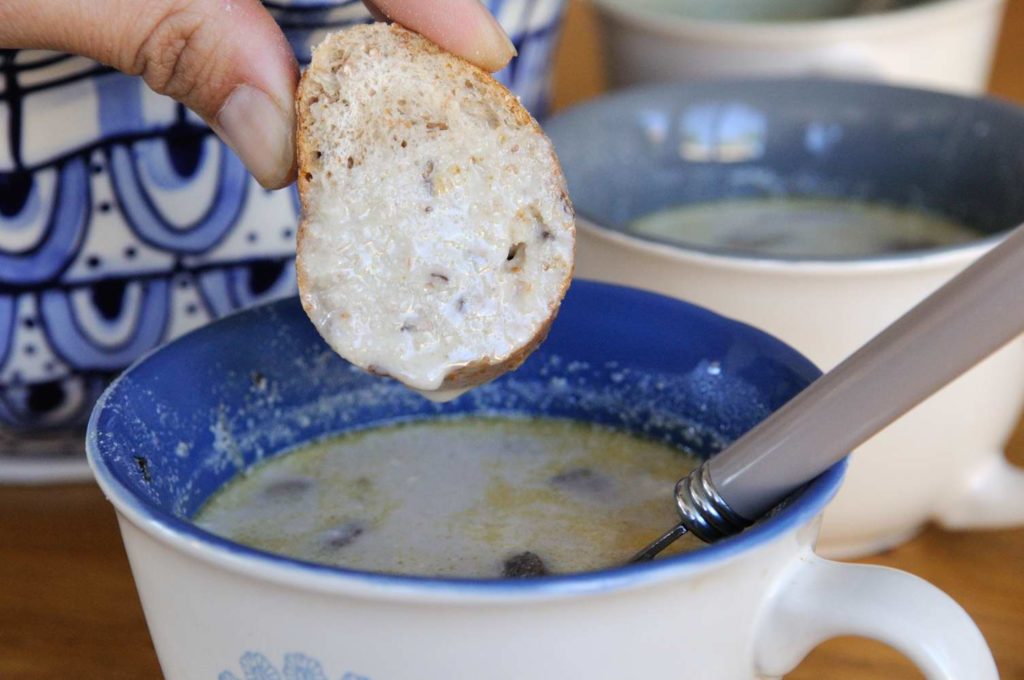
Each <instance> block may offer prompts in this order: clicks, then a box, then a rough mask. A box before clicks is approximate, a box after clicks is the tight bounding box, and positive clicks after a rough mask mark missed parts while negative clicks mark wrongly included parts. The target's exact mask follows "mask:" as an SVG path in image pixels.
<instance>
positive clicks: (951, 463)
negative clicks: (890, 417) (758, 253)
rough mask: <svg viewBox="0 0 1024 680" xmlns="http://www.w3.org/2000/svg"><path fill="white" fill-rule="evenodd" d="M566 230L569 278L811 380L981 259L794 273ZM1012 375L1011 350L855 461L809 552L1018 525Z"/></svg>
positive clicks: (854, 550)
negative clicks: (622, 291)
mask: <svg viewBox="0 0 1024 680" xmlns="http://www.w3.org/2000/svg"><path fill="white" fill-rule="evenodd" d="M577 227H578V230H577V232H578V237H577V239H578V240H577V243H578V246H577V247H578V253H577V273H578V275H579V276H582V277H586V278H591V279H599V280H603V281H610V282H614V283H620V284H625V285H629V286H635V287H638V288H644V289H647V290H653V291H656V292H660V293H664V294H667V295H672V296H675V297H679V298H683V299H686V300H687V301H690V302H695V303H697V304H700V305H703V306H706V307H709V308H710V309H713V310H715V311H717V312H719V313H720V314H724V315H726V316H731V317H733V318H736V319H740V320H742V321H746V322H747V323H750V324H753V325H754V326H757V327H759V328H762V329H764V330H766V331H768V332H769V333H772V334H773V335H775V336H776V337H778V338H780V339H782V340H783V341H785V342H787V343H789V344H791V345H793V346H794V347H796V348H798V349H799V350H800V351H801V352H803V353H804V354H806V355H807V356H808V357H809V358H810V359H811V360H812V361H814V362H815V363H817V364H818V365H819V367H821V368H822V369H823V370H828V369H829V368H831V367H833V366H835V365H836V364H837V363H838V362H839V361H840V360H842V359H844V358H845V357H846V356H847V355H848V354H849V353H850V352H852V351H853V350H854V349H856V348H857V347H859V346H860V345H862V344H863V343H865V342H867V341H868V340H869V339H870V338H871V337H873V336H874V335H875V334H876V333H877V332H878V331H880V330H881V329H882V328H884V327H885V326H887V325H889V324H890V323H891V322H893V321H895V320H896V319H897V318H898V317H899V316H900V315H901V314H902V313H903V312H905V311H906V310H907V309H909V308H910V307H912V306H913V305H915V304H916V303H917V302H919V301H920V300H922V299H923V298H924V297H926V296H927V295H928V294H929V293H930V292H931V291H933V290H934V289H935V288H938V287H939V286H940V285H942V284H943V283H945V282H946V281H947V280H948V279H950V278H952V277H953V275H955V274H956V273H957V272H959V271H960V270H961V269H963V268H964V267H966V266H967V265H968V264H970V263H971V262H972V261H973V260H974V259H976V258H977V257H978V256H980V255H981V253H983V252H984V251H985V250H986V249H987V248H989V247H991V243H990V242H989V243H985V244H982V243H979V244H976V245H972V246H969V247H964V248H958V249H952V250H948V251H944V252H937V253H933V254H922V255H915V256H906V257H898V258H891V259H876V260H872V261H863V260H862V261H845V262H844V261H834V262H793V261H778V260H768V259H755V258H744V257H729V256H727V255H718V254H709V253H700V252H695V251H688V250H684V249H682V248H674V247H672V246H667V245H663V244H658V243H651V242H648V241H644V240H642V239H638V238H634V237H631V236H628V235H625V234H622V233H620V232H616V231H612V230H609V229H604V228H602V227H599V226H596V225H594V224H593V223H591V222H588V221H587V220H585V219H579V220H577ZM1021 376H1024V340H1017V341H1015V342H1014V343H1012V344H1010V345H1008V346H1007V347H1005V348H1004V349H1002V350H1000V351H999V352H997V353H996V354H994V355H993V356H991V357H990V358H989V359H987V360H986V361H984V362H983V363H982V364H980V365H979V366H977V367H976V368H974V369H973V370H971V371H969V372H968V373H966V374H965V375H963V376H961V377H960V378H959V379H957V380H956V381H955V382H953V383H951V384H950V385H949V386H947V387H946V388H945V389H943V390H942V391H941V392H939V393H938V394H936V395H935V396H934V397H932V398H930V399H928V400H927V401H925V402H924V403H923V404H921V405H920V406H918V407H917V408H916V409H914V410H913V411H911V412H910V413H908V414H907V415H906V416H904V417H903V418H901V419H900V420H899V421H897V422H896V423H894V424H893V425H891V426H890V427H889V428H887V429H886V430H885V431H883V432H882V433H880V434H878V435H877V436H875V437H874V438H872V439H871V440H870V441H869V442H868V443H866V444H864V445H863V446H862V447H860V448H859V449H857V451H856V452H855V453H854V455H853V456H852V457H851V460H850V467H849V472H848V473H847V478H846V482H845V483H844V485H843V487H842V489H840V491H839V495H838V496H837V497H836V499H835V500H834V501H833V502H832V504H831V505H830V506H829V508H828V510H827V512H826V513H825V520H824V525H823V527H822V536H821V542H820V544H819V549H820V550H821V552H823V553H824V554H827V555H830V556H843V557H847V556H854V555H863V554H868V553H872V552H877V551H879V550H882V549H885V548H888V547H891V546H893V545H896V544H898V543H901V542H902V541H904V540H906V539H907V538H909V537H910V536H912V535H914V534H915V533H917V532H918V531H920V530H921V529H922V528H923V526H924V525H925V524H926V523H927V522H929V521H933V520H934V521H936V522H938V523H939V524H941V525H944V526H947V527H950V528H980V527H1003V526H1012V525H1019V524H1021V523H1024V470H1021V469H1019V468H1015V467H1012V466H1010V465H1009V464H1008V463H1007V462H1006V459H1005V457H1004V455H1003V446H1004V444H1005V442H1006V440H1007V438H1008V437H1009V436H1010V434H1011V433H1012V431H1013V428H1014V426H1015V424H1016V423H1017V419H1018V417H1019V415H1020V413H1021V408H1022V406H1024V390H1022V387H1021ZM850 417H851V418H856V417H857V414H856V413H851V414H850Z"/></svg>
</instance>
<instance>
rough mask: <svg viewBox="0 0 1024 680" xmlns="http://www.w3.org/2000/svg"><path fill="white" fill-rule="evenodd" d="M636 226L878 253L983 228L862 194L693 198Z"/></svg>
mask: <svg viewBox="0 0 1024 680" xmlns="http://www.w3.org/2000/svg"><path fill="white" fill-rule="evenodd" d="M630 231H631V232H632V233H635V234H637V235H639V236H648V237H654V238H657V239H660V240H664V241H669V242H671V243H677V244H679V245H684V246H696V247H702V248H713V249H720V250H730V251H735V252H741V253H747V254H753V255H769V256H772V255H774V256H783V257H810V258H813V257H871V256H875V255H884V254H886V253H898V252H905V251H908V250H926V249H929V248H936V247H941V246H951V245H955V244H958V243H966V242H968V241H974V240H977V239H978V238H980V237H981V236H982V235H981V234H980V233H979V232H977V231H975V230H973V229H971V228H969V227H967V226H965V225H963V224H960V223H959V222H955V221H953V220H950V219H948V218H945V217H942V216H939V215H934V214H931V213H926V212H921V211H916V210H911V209H907V208H897V207H894V206H889V205H883V204H880V203H867V202H861V201H848V200H832V199H804V198H799V199H798V198H772V199H749V200H747V199H744V200H727V201H715V202H711V203H694V204H691V205H683V206H679V207H675V208H670V209H668V210H662V211H658V212H655V213H652V214H650V215H646V216H644V217H641V218H639V219H637V220H635V221H633V222H632V224H631V225H630Z"/></svg>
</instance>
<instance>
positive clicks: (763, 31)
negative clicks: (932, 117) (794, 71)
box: [594, 0, 1006, 48]
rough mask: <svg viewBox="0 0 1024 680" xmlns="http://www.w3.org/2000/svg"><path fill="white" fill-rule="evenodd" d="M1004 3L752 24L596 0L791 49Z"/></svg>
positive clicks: (617, 9)
mask: <svg viewBox="0 0 1024 680" xmlns="http://www.w3.org/2000/svg"><path fill="white" fill-rule="evenodd" d="M1005 4H1006V0H925V1H924V2H921V3H918V4H913V5H909V6H906V7H897V8H895V9H889V10H884V11H880V12H872V13H868V14H856V15H844V16H831V17H817V18H812V19H803V20H797V19H788V20H781V21H772V20H764V21H751V20H743V19H703V18H697V17H688V16H685V15H681V14H672V13H669V12H664V11H659V10H656V9H651V8H645V7H640V6H637V3H632V2H629V0H594V5H595V6H596V7H597V8H598V10H599V11H600V12H603V13H605V14H607V15H609V16H612V17H615V18H616V19H618V20H619V21H620V22H622V23H627V24H632V25H634V26H636V27H639V28H642V29H646V30H648V31H650V32H653V33H658V34H662V35H669V36H677V37H678V36H687V37H693V38H698V39H700V40H701V41H707V40H715V39H717V40H737V39H742V40H743V41H744V42H749V43H751V44H783V45H784V46H786V47H788V48H792V47H793V46H792V44H791V43H788V42H787V41H790V40H792V39H793V37H794V36H793V33H799V34H800V37H801V38H805V39H813V40H816V41H822V40H832V39H835V38H837V37H840V36H846V35H848V34H849V35H854V34H855V35H857V36H859V37H867V36H869V35H875V36H877V35H884V34H887V33H905V32H906V31H908V30H915V31H917V30H920V29H921V28H922V26H921V23H926V22H932V23H938V22H943V23H948V22H953V21H956V20H959V19H960V18H961V17H962V16H964V15H967V14H970V13H973V12H978V11H982V10H986V11H988V10H989V9H990V8H991V9H997V10H998V11H1000V12H1001V11H1002V8H1003V7H1004V6H1005ZM1000 16H1002V15H1001V14H1000ZM837 34H838V35H837Z"/></svg>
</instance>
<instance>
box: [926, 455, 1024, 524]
mask: <svg viewBox="0 0 1024 680" xmlns="http://www.w3.org/2000/svg"><path fill="white" fill-rule="evenodd" d="M935 519H936V521H938V523H939V524H941V525H942V526H943V527H946V528H947V529H970V528H973V529H980V528H987V529H999V528H1007V527H1012V526H1021V525H1024V468H1020V467H1017V466H1016V465H1013V464H1012V463H1010V461H1008V460H1006V458H1005V457H1004V456H1003V453H1002V452H1001V451H1000V452H999V453H998V454H997V455H995V456H992V457H991V458H990V459H989V460H988V462H987V463H986V464H985V465H984V466H982V467H981V468H980V469H979V471H978V473H977V474H975V475H974V476H973V477H972V478H971V479H970V481H969V483H968V485H967V486H966V487H965V488H964V489H963V490H962V491H961V492H960V493H956V492H955V491H954V492H953V493H951V494H950V495H949V496H947V497H946V499H945V500H944V502H943V504H942V507H940V508H939V509H938V510H937V511H936V513H935Z"/></svg>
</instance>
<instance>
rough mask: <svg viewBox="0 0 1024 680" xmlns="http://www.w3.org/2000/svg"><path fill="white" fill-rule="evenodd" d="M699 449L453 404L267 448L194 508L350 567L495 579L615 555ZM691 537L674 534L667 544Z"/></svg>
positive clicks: (670, 518)
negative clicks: (269, 455) (441, 416)
mask: <svg viewBox="0 0 1024 680" xmlns="http://www.w3.org/2000/svg"><path fill="white" fill-rule="evenodd" d="M698 464H699V460H698V459H697V458H696V457H695V456H692V455H690V454H688V453H686V452H683V451H680V450H678V449H676V448H673V447H671V446H669V445H667V444H664V443H661V442H656V441H651V440H645V439H640V438H638V437H635V436H633V435H630V434H626V433H623V432H618V431H614V430H611V429H609V428H606V427H603V426H600V425H595V424H590V423H580V422H574V421H569V420H556V419H521V420H520V419H511V418H481V417H467V418H462V419H455V420H432V421H423V422H417V423H411V424H403V425H397V426H390V427H384V428H379V429H373V430H367V431H363V432H359V433H355V434H347V435H343V436H339V437H336V438H332V439H327V440H324V441H322V442H318V443H315V444H312V445H308V446H305V447H302V448H299V449H296V450H294V451H292V452H289V453H286V454H284V455H280V456H277V457H275V458H273V459H271V460H268V461H266V462H264V463H262V464H260V465H258V466H256V467H254V468H253V469H250V470H248V471H246V472H245V473H244V474H243V475H241V476H239V477H238V478H236V479H235V480H233V481H231V482H229V483H228V484H227V485H226V486H225V487H224V488H223V489H222V490H221V491H220V492H218V493H217V494H215V495H214V496H213V497H212V498H211V499H210V500H209V501H208V502H207V503H206V505H205V506H204V507H203V508H201V509H200V511H199V513H198V514H197V515H196V517H195V521H196V523H197V524H198V525H199V526H201V527H203V528H205V529H207V530H209V531H211V532H213V533H215V534H219V535H221V536H224V537H226V538H229V539H231V540H234V541H237V542H239V543H243V544H246V545H250V546H252V547H256V548H260V549H263V550H267V551H270V552H275V553H280V554H283V555H288V556H291V557H296V558H299V559H303V560H307V561H312V562H320V563H324V564H331V565H336V566H341V567H348V568H352V569H358V570H363V571H373V572H385V573H401V574H410V575H422V576H455V577H474V578H498V577H503V576H504V577H519V576H537V575H542V574H545V573H570V572H579V571H588V570H594V569H600V568H604V567H612V566H618V565H620V564H622V563H623V562H624V561H625V560H626V559H628V558H629V556H630V555H632V554H633V553H634V552H635V551H637V550H638V549H640V548H641V547H643V546H644V545H645V544H647V543H648V542H649V541H651V540H653V539H654V538H656V537H657V536H658V535H660V534H661V533H662V532H664V531H665V530H667V529H668V528H669V527H670V526H672V524H673V523H675V522H676V521H678V517H677V516H676V512H675V504H674V500H673V496H672V493H673V488H674V484H675V482H676V480H678V479H679V478H680V477H683V476H685V475H686V474H687V473H688V472H689V471H690V470H691V469H693V468H694V467H696V466H697V465H698ZM696 545H701V544H700V543H699V541H697V540H696V539H692V538H690V539H688V540H687V539H684V540H682V541H679V542H677V544H676V545H675V546H673V548H672V550H671V551H670V552H680V551H682V550H686V549H690V548H692V547H694V546H696Z"/></svg>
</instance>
